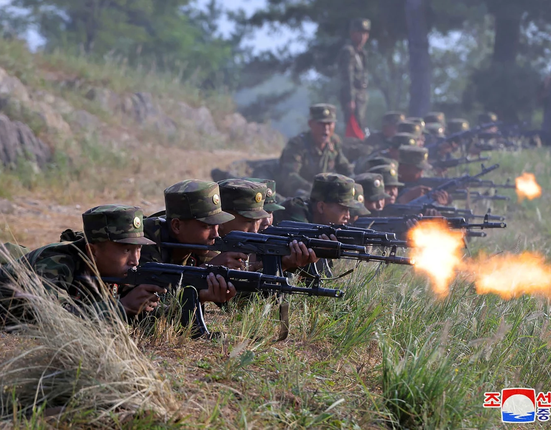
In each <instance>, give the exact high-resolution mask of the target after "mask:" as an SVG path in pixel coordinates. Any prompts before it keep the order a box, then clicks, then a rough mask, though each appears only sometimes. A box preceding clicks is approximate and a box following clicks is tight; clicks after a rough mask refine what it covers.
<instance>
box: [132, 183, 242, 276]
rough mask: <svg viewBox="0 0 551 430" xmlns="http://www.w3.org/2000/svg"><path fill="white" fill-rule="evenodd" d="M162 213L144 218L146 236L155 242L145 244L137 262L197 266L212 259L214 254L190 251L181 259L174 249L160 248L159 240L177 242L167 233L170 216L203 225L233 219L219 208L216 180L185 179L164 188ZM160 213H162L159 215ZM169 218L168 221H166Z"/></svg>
mask: <svg viewBox="0 0 551 430" xmlns="http://www.w3.org/2000/svg"><path fill="white" fill-rule="evenodd" d="M164 195H165V207H166V212H165V216H153V217H149V218H146V219H145V220H144V232H145V236H146V237H147V238H149V239H151V240H152V241H153V242H154V245H151V246H144V247H143V248H142V255H141V258H140V263H141V264H143V263H147V262H156V263H170V264H179V265H183V266H200V265H201V264H203V263H205V262H207V261H208V260H209V259H210V258H212V256H213V254H207V255H198V254H195V253H193V252H191V251H190V253H189V254H188V255H187V256H185V257H183V258H182V259H178V260H177V259H176V257H175V255H174V254H175V253H174V252H173V250H174V248H169V247H162V246H161V243H163V242H165V243H170V242H174V243H177V241H176V239H175V238H174V237H173V235H172V234H171V232H170V228H169V227H170V226H169V222H170V220H171V219H182V220H186V219H196V220H198V221H201V222H204V223H206V224H213V225H218V224H223V223H225V222H228V221H231V220H232V219H234V216H233V215H230V214H228V213H226V212H224V211H222V204H221V198H220V188H219V186H218V184H216V183H215V182H207V181H199V180H186V181H182V182H178V183H177V184H174V185H172V186H170V187H168V188H167V189H166V190H165V191H164ZM160 215H162V214H160ZM167 220H168V221H167Z"/></svg>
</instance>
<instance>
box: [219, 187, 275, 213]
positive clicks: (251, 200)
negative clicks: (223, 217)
mask: <svg viewBox="0 0 551 430" xmlns="http://www.w3.org/2000/svg"><path fill="white" fill-rule="evenodd" d="M218 185H220V197H221V198H222V209H223V210H225V211H234V212H237V213H238V214H239V215H242V216H244V217H245V218H250V219H262V218H267V217H269V216H270V214H269V213H268V212H266V211H265V210H264V202H265V201H266V193H267V190H268V187H266V184H262V183H259V182H251V181H247V180H245V179H225V180H223V181H220V182H219V183H218Z"/></svg>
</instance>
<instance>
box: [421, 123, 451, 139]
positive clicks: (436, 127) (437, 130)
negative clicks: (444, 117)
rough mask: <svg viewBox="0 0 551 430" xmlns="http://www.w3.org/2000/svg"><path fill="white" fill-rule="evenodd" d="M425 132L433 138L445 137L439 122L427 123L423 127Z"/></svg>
mask: <svg viewBox="0 0 551 430" xmlns="http://www.w3.org/2000/svg"><path fill="white" fill-rule="evenodd" d="M425 131H426V132H427V133H429V134H430V135H431V136H434V137H446V134H445V133H444V126H443V125H442V124H440V123H439V122H429V123H427V125H426V126H425Z"/></svg>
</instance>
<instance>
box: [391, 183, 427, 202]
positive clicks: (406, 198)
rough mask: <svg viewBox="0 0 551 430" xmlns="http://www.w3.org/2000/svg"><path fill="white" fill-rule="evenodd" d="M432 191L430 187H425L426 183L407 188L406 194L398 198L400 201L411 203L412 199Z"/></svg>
mask: <svg viewBox="0 0 551 430" xmlns="http://www.w3.org/2000/svg"><path fill="white" fill-rule="evenodd" d="M429 191H430V188H429V187H425V186H424V185H417V186H416V187H412V188H410V189H409V190H407V191H406V192H405V193H404V194H402V195H401V196H400V197H399V198H398V203H400V204H405V203H409V202H411V201H412V200H414V199H416V198H418V197H421V196H424V195H425V194H427V193H428V192H429Z"/></svg>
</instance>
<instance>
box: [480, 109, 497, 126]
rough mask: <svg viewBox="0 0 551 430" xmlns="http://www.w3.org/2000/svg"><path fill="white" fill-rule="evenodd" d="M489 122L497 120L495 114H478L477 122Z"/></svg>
mask: <svg viewBox="0 0 551 430" xmlns="http://www.w3.org/2000/svg"><path fill="white" fill-rule="evenodd" d="M489 122H497V115H496V114H495V113H493V112H484V113H481V114H480V115H478V124H480V125H482V124H488V123H489Z"/></svg>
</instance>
